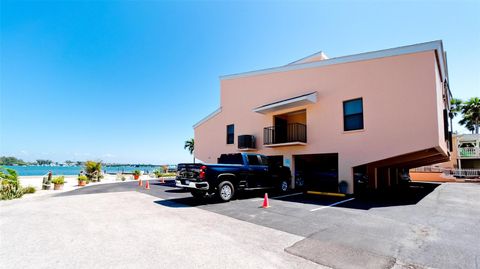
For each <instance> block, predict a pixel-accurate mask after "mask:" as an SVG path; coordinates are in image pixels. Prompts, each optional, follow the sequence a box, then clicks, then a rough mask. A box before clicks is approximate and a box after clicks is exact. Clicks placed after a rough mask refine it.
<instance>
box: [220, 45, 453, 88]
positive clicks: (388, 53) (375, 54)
mask: <svg viewBox="0 0 480 269" xmlns="http://www.w3.org/2000/svg"><path fill="white" fill-rule="evenodd" d="M431 50H434V51H436V55H437V59H438V60H439V64H438V65H439V67H440V72H441V75H442V78H445V77H446V76H445V60H444V53H443V52H444V51H443V45H442V41H441V40H436V41H431V42H426V43H419V44H414V45H409V46H403V47H398V48H391V49H385V50H378V51H372V52H365V53H360V54H354V55H348V56H342V57H336V58H330V59H325V60H322V61H316V62H309V63H302V64H293V65H285V66H280V67H273V68H267V69H262V70H256V71H250V72H244V73H238V74H231V75H225V76H220V80H226V79H235V78H244V77H249V76H256V75H265V74H270V73H276V72H286V71H293V70H300V69H307V68H315V67H321V66H328V65H334V64H342V63H350V62H357V61H366V60H372V59H378V58H384V57H392V56H398V55H403V54H411V53H418V52H424V51H431ZM447 80H448V79H447Z"/></svg>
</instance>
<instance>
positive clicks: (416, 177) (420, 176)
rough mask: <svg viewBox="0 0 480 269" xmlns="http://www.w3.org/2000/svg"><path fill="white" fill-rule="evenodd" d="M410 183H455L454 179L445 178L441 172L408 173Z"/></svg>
mask: <svg viewBox="0 0 480 269" xmlns="http://www.w3.org/2000/svg"><path fill="white" fill-rule="evenodd" d="M410 178H411V179H412V181H424V182H456V180H455V178H454V177H451V176H446V175H444V174H443V173H441V172H412V171H410Z"/></svg>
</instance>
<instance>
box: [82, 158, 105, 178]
mask: <svg viewBox="0 0 480 269" xmlns="http://www.w3.org/2000/svg"><path fill="white" fill-rule="evenodd" d="M85 174H86V176H87V177H88V179H89V180H90V181H94V182H95V181H100V179H102V178H103V175H102V162H101V161H100V162H95V161H86V162H85Z"/></svg>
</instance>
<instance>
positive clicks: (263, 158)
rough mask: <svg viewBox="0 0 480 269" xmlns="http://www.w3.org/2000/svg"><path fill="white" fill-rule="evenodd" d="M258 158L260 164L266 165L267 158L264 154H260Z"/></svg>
mask: <svg viewBox="0 0 480 269" xmlns="http://www.w3.org/2000/svg"><path fill="white" fill-rule="evenodd" d="M260 160H261V161H262V165H268V158H267V157H265V156H260Z"/></svg>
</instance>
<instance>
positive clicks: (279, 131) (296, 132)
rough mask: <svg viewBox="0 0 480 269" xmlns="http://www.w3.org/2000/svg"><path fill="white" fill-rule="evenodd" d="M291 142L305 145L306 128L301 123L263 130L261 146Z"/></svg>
mask: <svg viewBox="0 0 480 269" xmlns="http://www.w3.org/2000/svg"><path fill="white" fill-rule="evenodd" d="M291 142H303V143H307V126H306V125H305V124H301V123H289V124H286V125H277V126H270V127H265V128H263V144H264V145H272V144H281V143H291Z"/></svg>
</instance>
